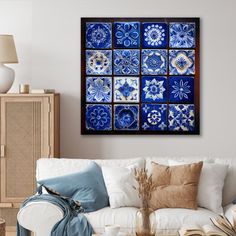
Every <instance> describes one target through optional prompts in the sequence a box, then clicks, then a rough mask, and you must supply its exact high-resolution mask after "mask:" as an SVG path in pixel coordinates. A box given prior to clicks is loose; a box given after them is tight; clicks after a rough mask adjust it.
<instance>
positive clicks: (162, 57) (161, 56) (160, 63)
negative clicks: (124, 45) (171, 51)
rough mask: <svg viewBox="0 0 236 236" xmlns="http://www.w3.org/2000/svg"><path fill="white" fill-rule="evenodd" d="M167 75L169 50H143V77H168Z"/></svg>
mask: <svg viewBox="0 0 236 236" xmlns="http://www.w3.org/2000/svg"><path fill="white" fill-rule="evenodd" d="M166 73H167V50H165V49H159V50H158V49H156V50H155V49H154V50H148V49H144V50H142V74H143V75H166Z"/></svg>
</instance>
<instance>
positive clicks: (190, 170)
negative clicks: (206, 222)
mask: <svg viewBox="0 0 236 236" xmlns="http://www.w3.org/2000/svg"><path fill="white" fill-rule="evenodd" d="M202 165H203V162H202V161H201V162H199V163H194V164H188V165H179V166H165V165H159V164H157V163H154V162H152V178H153V182H154V185H155V190H154V191H153V193H152V196H151V200H150V207H151V208H152V209H154V210H156V209H160V208H189V209H197V192H198V182H199V177H200V174H201V169H202Z"/></svg>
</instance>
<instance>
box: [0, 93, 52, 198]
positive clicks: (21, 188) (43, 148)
mask: <svg viewBox="0 0 236 236" xmlns="http://www.w3.org/2000/svg"><path fill="white" fill-rule="evenodd" d="M47 104H48V100H47V98H42V97H41V98H39V97H38V98H37V97H35V98H34V97H17V98H7V97H2V98H1V202H2V203H10V202H11V203H14V202H18V203H19V202H22V201H23V200H24V199H25V198H26V197H28V196H30V195H32V194H33V193H35V188H36V184H35V166H36V160H37V159H39V158H41V157H42V156H44V157H46V156H47V155H48V153H47V151H48V148H47V147H48V146H49V145H47V144H48V142H49V119H50V117H49V116H50V115H49V112H47V111H48V108H47Z"/></svg>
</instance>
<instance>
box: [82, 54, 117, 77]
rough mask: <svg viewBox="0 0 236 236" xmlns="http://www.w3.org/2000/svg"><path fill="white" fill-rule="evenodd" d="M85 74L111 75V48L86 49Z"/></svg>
mask: <svg viewBox="0 0 236 236" xmlns="http://www.w3.org/2000/svg"><path fill="white" fill-rule="evenodd" d="M86 74H87V75H111V74H112V51H111V50H86Z"/></svg>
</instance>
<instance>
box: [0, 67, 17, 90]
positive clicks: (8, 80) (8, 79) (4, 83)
mask: <svg viewBox="0 0 236 236" xmlns="http://www.w3.org/2000/svg"><path fill="white" fill-rule="evenodd" d="M14 79H15V72H14V70H13V69H11V68H9V67H7V66H5V65H4V64H2V63H0V93H7V92H8V91H9V89H10V88H11V86H12V84H13V82H14Z"/></svg>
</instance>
